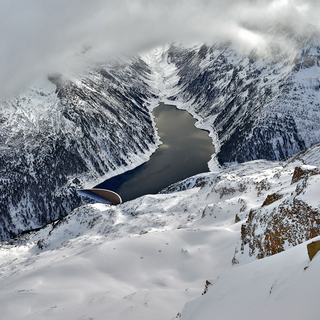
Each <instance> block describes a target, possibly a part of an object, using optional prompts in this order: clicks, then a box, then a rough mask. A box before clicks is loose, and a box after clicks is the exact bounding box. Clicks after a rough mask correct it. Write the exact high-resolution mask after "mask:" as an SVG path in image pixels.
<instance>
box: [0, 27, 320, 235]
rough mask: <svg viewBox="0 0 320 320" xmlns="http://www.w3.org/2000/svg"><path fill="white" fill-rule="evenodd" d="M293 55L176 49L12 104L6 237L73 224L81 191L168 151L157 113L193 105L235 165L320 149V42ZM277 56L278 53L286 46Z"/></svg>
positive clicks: (5, 127)
mask: <svg viewBox="0 0 320 320" xmlns="http://www.w3.org/2000/svg"><path fill="white" fill-rule="evenodd" d="M294 41H295V43H297V46H296V48H295V50H293V51H292V53H290V54H286V55H284V54H283V55H280V54H274V55H272V56H271V57H269V56H263V57H261V56H258V55H257V53H256V52H251V53H250V54H244V53H243V54H240V53H238V52H237V51H236V50H235V49H232V47H230V46H228V45H226V44H222V43H217V44H215V45H213V46H208V45H199V46H193V47H184V46H182V45H168V46H164V47H163V48H158V49H156V50H153V51H152V52H149V53H148V54H145V55H143V56H142V57H136V58H133V59H131V60H128V61H126V62H123V63H119V62H114V63H108V64H104V65H99V66H95V67H92V68H91V69H89V70H87V72H86V73H85V74H82V75H75V76H73V77H68V78H67V77H64V76H63V75H59V74H56V75H50V76H49V77H48V79H49V80H50V81H49V80H48V79H47V78H45V79H42V80H39V83H37V84H36V85H34V86H33V87H32V88H30V89H28V90H26V91H25V92H23V93H20V94H18V95H17V96H16V97H13V98H12V99H9V100H6V101H2V102H1V113H0V119H1V120H0V121H1V129H0V130H1V143H0V148H1V153H0V157H1V162H0V163H1V167H0V170H1V175H0V188H1V195H0V199H1V201H0V204H1V207H0V213H1V214H0V221H1V224H0V238H1V239H8V238H9V237H13V236H15V235H16V234H18V233H20V232H22V231H24V230H30V229H33V228H38V227H41V226H43V225H45V224H46V223H48V222H51V221H54V220H55V219H57V218H60V217H62V216H65V215H66V214H68V213H69V212H70V211H71V210H72V209H74V208H76V207H78V206H79V205H81V204H83V203H84V202H83V201H84V200H83V199H82V198H81V197H80V196H79V195H78V194H77V193H76V191H75V190H76V189H77V188H79V187H82V186H84V184H86V186H89V187H92V186H93V185H95V184H97V183H99V182H101V181H103V180H104V178H107V177H111V176H114V175H115V174H117V173H120V172H123V171H125V170H129V169H132V168H133V167H135V166H137V165H139V164H141V163H143V162H144V161H146V160H147V159H148V158H149V156H150V155H151V154H152V152H153V151H154V150H155V149H156V147H157V145H158V144H159V137H157V134H156V131H155V129H154V123H153V120H152V116H151V110H152V108H153V107H155V106H156V104H157V102H158V101H160V100H162V101H165V102H170V103H174V104H176V105H177V106H178V107H179V108H183V109H187V110H188V111H189V112H190V113H191V114H192V115H194V117H196V118H197V119H198V120H199V121H198V123H197V126H198V127H200V128H203V129H206V130H209V132H210V136H211V137H212V139H213V144H214V146H215V149H216V152H217V157H216V158H214V159H213V160H212V161H211V162H210V163H209V167H210V169H211V170H215V169H216V168H217V167H218V166H219V163H220V164H224V163H228V162H233V161H237V162H244V161H249V160H255V159H268V160H279V159H283V158H285V157H287V156H290V155H291V154H293V153H295V152H298V151H300V150H303V149H305V148H307V147H309V146H311V145H312V144H314V143H316V142H318V141H320V124H319V123H320V121H319V118H320V109H319V100H320V99H319V98H320V96H319V95H320V93H319V87H320V80H319V77H318V75H319V62H318V59H319V52H320V47H319V45H318V43H319V41H318V36H317V34H316V33H315V34H312V37H310V38H307V39H300V38H297V39H294ZM274 51H276V50H275V49H274Z"/></svg>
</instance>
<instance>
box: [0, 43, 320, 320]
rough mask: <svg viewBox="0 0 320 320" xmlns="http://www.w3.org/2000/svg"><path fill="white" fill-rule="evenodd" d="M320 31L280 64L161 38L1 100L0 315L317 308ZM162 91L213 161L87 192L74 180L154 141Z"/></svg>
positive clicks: (307, 311) (147, 150) (146, 152)
mask: <svg viewBox="0 0 320 320" xmlns="http://www.w3.org/2000/svg"><path fill="white" fill-rule="evenodd" d="M317 43H318V38H312V39H311V40H310V39H308V41H307V40H306V41H305V42H304V43H303V46H302V47H299V48H298V49H297V51H296V52H295V55H294V56H284V57H277V60H270V59H267V58H259V57H257V56H255V53H254V52H252V53H251V54H250V55H246V54H239V53H237V52H236V51H235V50H234V49H232V48H230V47H227V46H226V45H225V44H221V43H218V44H216V45H214V46H212V47H209V46H207V45H197V46H193V47H183V46H180V45H170V46H164V47H162V48H158V49H156V50H153V51H152V52H149V53H148V54H145V55H142V56H141V57H136V58H133V59H132V60H130V61H127V62H125V63H110V64H106V65H99V66H98V67H94V68H92V69H90V70H88V71H87V73H86V74H85V75H81V76H74V77H73V78H65V77H64V76H63V75H54V76H51V77H50V81H49V80H48V79H42V80H41V82H39V83H38V84H37V85H35V86H34V87H32V88H30V89H28V90H27V91H26V92H24V93H21V94H19V95H17V96H16V97H14V98H12V99H8V100H6V101H3V102H2V103H1V106H2V107H1V113H0V122H1V129H0V130H1V138H0V139H1V143H0V148H1V153H0V159H1V160H0V161H1V162H0V163H1V167H0V172H1V175H0V190H1V195H0V200H1V202H0V203H1V207H0V230H1V233H0V236H1V239H2V240H3V241H2V242H1V244H0V257H1V258H0V283H1V285H0V318H1V319H58V318H68V319H172V318H176V317H177V318H181V319H200V318H201V319H257V318H259V319H267V318H269V317H271V316H272V317H273V318H276V319H283V318H290V319H301V317H302V316H303V317H304V318H306V319H314V318H315V317H316V315H317V314H318V313H319V311H320V310H319V307H318V305H317V303H316V298H317V288H318V287H319V283H318V282H319V278H317V276H316V274H315V273H316V271H317V269H318V268H317V266H318V263H320V260H319V256H318V255H316V256H315V258H314V259H313V260H312V261H310V260H309V258H308V255H307V244H308V243H309V242H312V241H315V240H320V238H319V235H320V228H319V224H320V203H319V200H318V199H319V196H318V190H319V183H320V182H319V179H320V178H319V177H320V175H319V172H320V168H319V166H320V161H319V159H320V146H319V144H318V142H319V141H320V124H319V123H320V122H319V117H320V108H319V105H320V104H319V103H320V96H319V85H320V76H319V62H318V60H319V52H320V49H319V46H318V45H317ZM159 101H163V102H166V103H170V104H175V105H177V106H178V108H181V109H186V110H188V111H189V112H190V113H191V114H192V115H193V116H194V117H195V118H196V119H197V120H198V121H197V123H196V126H197V127H199V128H201V129H206V130H208V131H209V132H210V137H211V138H212V141H213V144H214V147H215V150H216V152H217V154H216V156H214V157H212V159H211V161H210V162H209V168H210V171H211V172H209V173H203V174H200V175H197V176H195V177H190V178H188V179H186V180H185V181H182V182H179V183H177V184H174V185H171V186H168V187H167V188H166V189H164V190H163V191H162V192H161V193H160V194H157V195H145V196H143V197H141V198H138V199H135V200H133V201H129V202H127V203H124V204H121V205H119V206H116V207H115V206H109V205H103V204H88V203H87V204H86V203H85V201H84V199H83V198H81V197H80V196H78V195H77V193H76V189H77V188H80V187H83V186H87V187H92V186H93V185H94V184H96V183H97V182H99V180H100V179H101V180H100V181H103V180H104V179H105V178H107V177H111V176H114V175H116V174H118V173H121V172H124V171H126V170H129V169H132V168H134V167H136V166H138V165H139V164H141V163H143V162H144V161H146V160H148V158H149V157H150V155H151V154H152V152H153V151H154V150H155V149H156V148H157V146H158V145H159V144H160V143H161V142H160V138H159V137H158V135H157V130H156V128H155V125H154V121H153V118H152V115H151V111H152V109H153V108H154V107H155V106H156V105H157V104H158V102H159ZM259 159H260V160H259ZM34 228H39V230H34V231H31V232H25V233H23V234H21V235H20V236H17V234H19V233H21V232H23V231H28V230H30V229H34ZM10 238H11V239H10ZM202 293H205V294H203V295H202ZM302 293H303V295H302ZM194 299H196V300H194ZM191 300H194V301H191ZM188 301H191V302H190V303H188V304H186V302H188ZM185 304H186V305H185ZM231 306H233V307H231ZM289 307H290V311H287V313H284V312H285V311H284V310H287V309H288V308H289ZM287 315H288V316H287Z"/></svg>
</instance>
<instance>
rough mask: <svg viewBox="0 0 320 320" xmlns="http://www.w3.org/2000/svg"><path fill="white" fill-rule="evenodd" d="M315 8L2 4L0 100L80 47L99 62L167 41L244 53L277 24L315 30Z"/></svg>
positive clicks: (311, 3)
mask: <svg viewBox="0 0 320 320" xmlns="http://www.w3.org/2000/svg"><path fill="white" fill-rule="evenodd" d="M319 9H320V5H319V4H318V3H317V1H315V0H307V1H298V0H274V1H262V0H247V1H236V0H170V1H169V0H161V1H159V0H131V1H129V0H91V1H87V0H68V1H65V0H46V1H41V0H29V1H24V0H20V1H17V0H12V1H9V0H8V1H2V2H1V3H0V69H1V73H0V83H1V86H0V97H3V96H5V95H8V94H10V93H12V92H13V91H15V90H20V89H21V88H23V86H25V85H28V84H29V82H30V81H32V80H33V79H35V78H36V77H37V76H38V75H40V74H43V73H44V74H46V73H50V72H54V71H60V72H63V70H65V69H66V68H70V67H72V66H75V65H76V64H77V59H75V56H74V53H75V51H76V50H79V48H81V46H83V45H86V46H91V47H92V48H93V49H92V50H91V52H92V54H94V55H95V57H96V58H100V59H102V58H104V57H107V56H110V55H118V54H121V53H126V54H132V53H136V52H139V51H141V50H147V49H149V48H152V47H153V46H156V45H159V44H162V43H165V42H171V41H189V42H195V41H199V42H202V41H205V42H208V43H213V42H214V41H215V40H217V39H218V40H230V41H233V43H234V44H235V45H237V46H238V47H239V48H240V49H242V50H245V49H247V50H250V49H252V47H255V46H258V47H259V46H262V45H265V44H266V43H267V41H268V36H267V35H266V30H267V29H268V28H270V27H271V26H274V25H275V24H277V23H282V24H283V25H286V26H288V27H289V28H290V29H292V30H293V31H297V32H301V31H299V30H302V29H303V28H304V27H305V25H306V24H307V23H309V22H311V23H313V24H315V25H318V24H319V22H318V14H319V13H320V10H319ZM303 30H305V28H304V29H303Z"/></svg>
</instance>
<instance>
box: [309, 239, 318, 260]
mask: <svg viewBox="0 0 320 320" xmlns="http://www.w3.org/2000/svg"><path fill="white" fill-rule="evenodd" d="M307 249H308V255H309V259H310V261H312V259H313V258H314V256H315V255H316V254H317V253H318V252H319V250H320V241H314V242H311V243H309V244H308V245H307Z"/></svg>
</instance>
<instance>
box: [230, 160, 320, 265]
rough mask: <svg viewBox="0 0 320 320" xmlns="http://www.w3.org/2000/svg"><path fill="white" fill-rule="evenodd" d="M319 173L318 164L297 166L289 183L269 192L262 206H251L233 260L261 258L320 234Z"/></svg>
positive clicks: (234, 261) (235, 261)
mask: <svg viewBox="0 0 320 320" xmlns="http://www.w3.org/2000/svg"><path fill="white" fill-rule="evenodd" d="M319 174H320V171H319V169H318V168H317V167H312V166H305V165H302V166H298V167H295V169H294V172H293V175H292V180H291V184H290V185H287V186H284V187H283V188H281V189H280V190H279V191H277V192H276V193H272V194H270V195H268V196H267V197H266V199H265V201H264V202H263V204H262V206H261V208H259V209H252V210H250V212H249V217H248V219H247V220H246V222H245V223H244V224H242V227H241V244H240V245H239V246H238V248H237V249H236V254H235V257H234V259H233V263H234V264H236V263H239V260H240V261H241V255H244V254H248V255H249V256H250V257H254V258H255V257H257V258H259V259H261V258H264V257H266V256H271V255H274V254H276V253H279V252H282V251H284V250H286V249H288V248H289V247H293V246H296V245H298V244H300V243H303V242H305V241H307V240H309V239H312V238H314V237H316V236H318V235H320V208H319V204H320V203H319V201H318V196H317V192H318V190H319V185H320V176H319Z"/></svg>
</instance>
